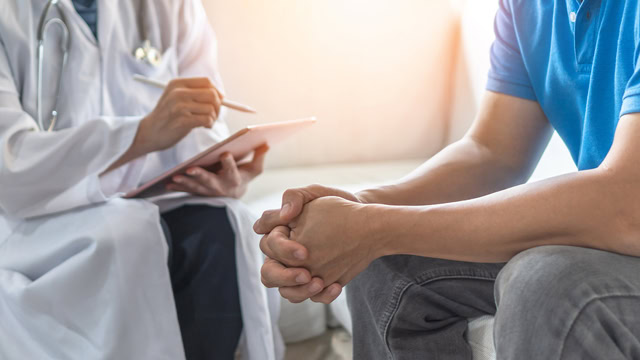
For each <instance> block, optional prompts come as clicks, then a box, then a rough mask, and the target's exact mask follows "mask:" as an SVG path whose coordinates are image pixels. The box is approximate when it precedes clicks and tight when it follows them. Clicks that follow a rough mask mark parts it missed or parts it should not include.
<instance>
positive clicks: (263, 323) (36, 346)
mask: <svg viewBox="0 0 640 360" xmlns="http://www.w3.org/2000/svg"><path fill="white" fill-rule="evenodd" d="M2 10H3V11H2V12H0V358H2V359H171V360H174V359H184V358H185V352H186V358H188V359H214V358H215V359H231V358H232V357H233V353H234V352H235V350H236V346H237V344H238V342H239V341H240V334H241V331H244V334H245V336H244V337H243V339H244V340H242V344H243V345H244V346H243V350H244V355H245V357H246V358H249V359H261V360H262V359H277V358H279V357H281V354H282V345H281V340H280V338H279V335H278V333H277V329H276V328H275V323H276V321H275V319H277V315H278V314H277V312H278V308H277V304H278V299H277V297H276V296H275V294H272V293H270V292H267V291H265V290H263V288H262V287H261V286H260V279H259V275H258V274H259V272H258V271H259V266H260V263H261V255H260V254H259V251H256V250H257V242H258V240H257V239H256V237H255V235H253V234H251V233H250V232H249V231H246V230H245V229H250V224H251V222H252V218H251V216H249V215H248V212H247V210H246V209H245V208H243V206H242V204H241V203H240V202H239V201H237V200H234V199H233V198H238V197H239V196H241V195H242V193H243V192H244V189H245V188H246V186H247V183H248V182H249V181H250V180H251V179H253V178H254V177H255V176H257V175H258V174H259V173H260V172H261V171H262V164H263V160H264V156H265V152H266V149H265V148H260V149H257V150H256V152H255V154H254V158H253V161H252V162H251V163H249V164H247V165H243V166H237V165H236V163H235V162H234V160H233V159H232V158H230V157H226V158H223V161H222V169H221V170H220V171H218V172H216V173H212V172H209V171H207V170H205V169H201V168H195V169H190V170H189V174H188V175H187V176H179V177H176V178H174V183H173V184H170V185H169V188H170V189H172V190H175V191H177V192H181V193H182V194H183V195H182V196H179V197H176V196H172V197H168V198H167V197H165V198H162V199H156V200H155V201H154V202H150V201H145V200H124V199H122V198H121V196H122V194H123V193H125V192H127V191H129V190H132V189H134V188H135V187H136V186H138V185H139V184H141V183H142V182H145V181H146V180H149V179H151V178H153V177H155V176H156V175H158V174H160V173H161V172H162V171H164V170H167V169H169V168H171V167H173V166H175V165H176V164H178V163H179V162H181V161H184V160H186V159H188V158H189V157H191V156H193V155H194V154H196V153H198V152H199V151H201V150H202V149H204V148H206V147H208V146H210V145H211V144H212V143H215V142H217V141H220V140H221V139H223V138H225V137H226V136H228V130H227V128H226V126H225V124H224V122H223V121H222V120H221V118H220V117H221V115H222V114H221V113H222V112H223V108H221V99H222V97H223V95H222V93H221V92H222V82H221V79H220V75H219V73H218V69H217V65H216V64H217V54H216V40H215V37H214V33H213V31H212V29H211V27H210V26H209V24H208V21H207V18H206V15H205V11H204V9H203V7H202V4H201V3H200V1H199V0H175V1H170V0H161V1H151V0H126V1H125V0H119V1H113V0H109V1H107V0H97V1H96V0H83V1H80V0H74V1H72V0H60V1H55V0H54V1H48V0H5V1H3V6H2ZM43 14H44V18H42V19H41V16H43ZM50 19H59V20H53V21H49V20H50ZM46 23H48V24H49V26H44V27H41V26H40V25H41V24H46ZM63 25H64V26H63ZM67 31H68V33H67ZM39 38H44V46H43V47H42V52H41V54H42V56H41V57H40V58H39V55H40V53H39V50H38V46H37V45H38V41H37V40H38V39H39ZM135 74H140V75H143V76H147V77H150V78H152V79H154V80H158V81H163V82H170V85H169V86H168V87H167V89H165V91H164V92H162V91H161V90H158V89H155V88H153V87H150V86H148V85H145V84H140V83H135V82H134V81H133V80H132V77H133V75H135ZM39 75H40V76H41V81H39V80H38V78H39ZM178 78H179V79H178ZM173 79H178V80H173ZM172 80H173V81H172ZM185 193H190V194H192V195H197V196H187V195H186V194H185ZM234 260H235V261H234ZM167 262H168V264H169V266H168V267H167ZM176 310H177V311H176ZM243 323H244V326H243Z"/></svg>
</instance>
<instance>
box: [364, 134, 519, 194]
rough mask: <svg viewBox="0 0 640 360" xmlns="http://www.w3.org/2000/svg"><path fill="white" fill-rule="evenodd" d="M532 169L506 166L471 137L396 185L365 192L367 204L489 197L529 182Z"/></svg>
mask: <svg viewBox="0 0 640 360" xmlns="http://www.w3.org/2000/svg"><path fill="white" fill-rule="evenodd" d="M528 176H529V170H527V169H515V168H513V167H510V166H507V165H505V164H504V163H503V162H501V161H500V159H499V158H497V154H493V153H492V152H491V151H490V150H489V149H487V148H485V147H484V146H482V145H480V144H478V143H477V142H475V141H474V140H472V139H470V138H464V139H462V140H460V141H458V142H456V143H454V144H451V145H449V146H448V147H447V148H445V149H444V150H442V151H441V152H440V153H438V154H437V155H436V156H434V157H433V158H431V159H430V160H429V161H427V162H426V163H424V164H423V165H422V166H420V167H419V168H418V169H416V170H415V171H413V172H412V173H411V174H409V175H408V176H406V177H405V178H403V179H401V180H399V181H398V182H397V183H395V184H392V185H387V186H382V187H379V188H375V189H370V190H365V191H362V192H360V193H358V195H357V196H358V198H360V199H361V200H363V202H366V203H377V204H387V205H430V204H441V203H448V202H454V201H461V200H467V199H472V198H476V197H480V196H483V195H487V194H490V193H493V192H496V191H499V190H503V189H506V188H509V187H512V186H515V185H519V184H522V183H523V182H525V181H526V180H527V178H528Z"/></svg>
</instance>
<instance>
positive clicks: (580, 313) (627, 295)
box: [558, 293, 640, 360]
mask: <svg viewBox="0 0 640 360" xmlns="http://www.w3.org/2000/svg"><path fill="white" fill-rule="evenodd" d="M634 297H640V294H626V293H619V294H607V295H596V296H593V297H591V298H590V299H589V300H587V301H586V302H585V303H584V305H582V307H580V310H578V312H577V313H576V315H575V316H574V317H573V320H571V323H570V325H569V328H568V329H567V332H566V333H565V334H564V337H563V338H562V343H561V345H560V352H559V353H558V360H560V359H562V354H564V345H565V344H566V343H567V338H568V337H569V334H570V333H571V330H573V326H574V325H575V324H576V321H577V320H578V318H579V317H580V315H582V312H583V311H584V309H586V308H587V307H588V306H589V305H591V304H592V303H593V302H595V301H598V300H602V299H606V298H634Z"/></svg>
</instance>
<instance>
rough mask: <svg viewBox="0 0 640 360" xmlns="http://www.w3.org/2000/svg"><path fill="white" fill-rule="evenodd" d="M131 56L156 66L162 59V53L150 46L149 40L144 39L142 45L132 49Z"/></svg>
mask: <svg viewBox="0 0 640 360" xmlns="http://www.w3.org/2000/svg"><path fill="white" fill-rule="evenodd" d="M133 57H135V58H136V60H138V61H144V62H146V63H148V64H149V65H153V66H158V65H160V62H161V61H162V54H160V51H158V49H156V48H154V47H152V46H151V41H149V40H145V41H143V42H142V46H140V47H139V48H137V49H135V50H134V51H133Z"/></svg>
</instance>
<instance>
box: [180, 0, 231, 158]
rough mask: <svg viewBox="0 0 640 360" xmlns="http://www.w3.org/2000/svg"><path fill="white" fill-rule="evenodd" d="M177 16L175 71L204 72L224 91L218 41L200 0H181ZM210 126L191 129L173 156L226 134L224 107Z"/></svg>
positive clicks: (192, 74)
mask: <svg viewBox="0 0 640 360" xmlns="http://www.w3.org/2000/svg"><path fill="white" fill-rule="evenodd" d="M181 6H182V9H181V11H180V20H179V40H178V54H177V55H178V72H179V75H180V77H198V76H206V77H208V78H209V79H211V82H212V83H213V84H214V85H215V86H216V88H218V89H219V90H220V91H221V92H222V93H224V84H223V83H222V77H221V76H220V71H219V67H218V41H217V39H216V35H215V33H214V31H213V29H212V28H211V25H210V24H209V19H208V18H207V13H206V12H205V9H204V7H203V6H202V2H201V0H183V1H182V4H181ZM221 110H222V111H221V114H220V116H219V117H218V120H217V121H216V123H215V125H214V127H213V129H211V130H209V129H203V128H200V129H197V130H195V131H192V132H191V134H190V135H189V137H188V138H187V139H185V140H186V141H183V142H182V143H180V144H179V146H178V147H177V158H178V160H179V161H184V160H186V159H188V158H189V157H191V156H193V155H195V154H196V153H198V152H200V151H202V150H204V149H206V148H207V147H209V146H211V145H212V144H213V143H217V142H220V141H222V140H224V139H225V138H226V137H228V136H229V129H228V127H227V124H226V122H225V113H226V110H227V109H226V108H224V107H223V108H222V109H221Z"/></svg>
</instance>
